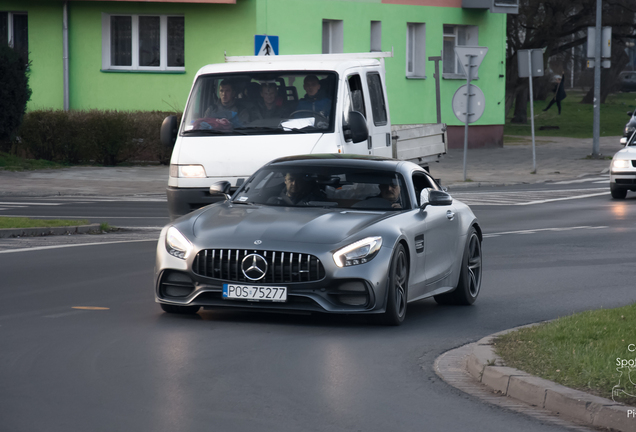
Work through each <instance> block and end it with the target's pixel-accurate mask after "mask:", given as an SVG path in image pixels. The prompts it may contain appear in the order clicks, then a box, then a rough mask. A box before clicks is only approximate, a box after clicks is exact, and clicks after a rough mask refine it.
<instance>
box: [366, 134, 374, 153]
mask: <svg viewBox="0 0 636 432" xmlns="http://www.w3.org/2000/svg"><path fill="white" fill-rule="evenodd" d="M367 148H368V149H369V150H371V149H372V148H373V138H372V137H369V139H368V140H367Z"/></svg>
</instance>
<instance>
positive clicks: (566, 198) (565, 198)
mask: <svg viewBox="0 0 636 432" xmlns="http://www.w3.org/2000/svg"><path fill="white" fill-rule="evenodd" d="M609 193H610V191H605V192H599V193H594V194H587V195H577V196H571V197H564V198H551V199H547V200H540V201H530V202H525V203H516V204H515V205H532V204H543V203H548V202H554V201H567V200H573V199H579V198H590V197H595V196H601V195H609Z"/></svg>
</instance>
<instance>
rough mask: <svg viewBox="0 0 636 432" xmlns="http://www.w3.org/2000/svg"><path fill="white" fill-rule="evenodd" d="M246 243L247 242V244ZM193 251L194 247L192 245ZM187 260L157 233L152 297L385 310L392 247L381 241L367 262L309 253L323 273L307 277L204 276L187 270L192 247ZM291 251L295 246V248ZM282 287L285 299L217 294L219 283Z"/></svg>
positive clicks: (216, 304) (190, 302) (263, 306)
mask: <svg viewBox="0 0 636 432" xmlns="http://www.w3.org/2000/svg"><path fill="white" fill-rule="evenodd" d="M248 249H249V248H248ZM197 252H198V251H197ZM197 252H195V253H193V255H192V256H190V257H189V258H188V259H187V260H181V259H179V258H175V257H173V256H172V255H170V254H168V253H167V252H166V251H165V245H164V238H163V236H162V237H161V238H160V239H159V244H158V246H157V262H156V266H155V300H156V301H157V302H158V303H165V304H171V305H179V306H201V307H204V308H211V309H213V308H232V309H251V310H269V311H279V312H284V311H289V312H291V311H296V312H328V313H344V314H355V313H382V312H384V311H385V303H386V292H387V286H388V268H389V263H390V260H391V256H392V249H391V248H387V247H382V248H381V250H380V251H379V253H378V255H376V256H375V257H374V258H373V260H371V261H370V262H368V263H365V264H360V265H356V266H351V267H344V268H339V267H337V266H336V265H335V263H334V262H333V258H332V254H331V252H326V253H324V254H315V253H314V255H316V256H317V257H318V259H319V260H320V262H321V263H322V265H323V266H324V269H325V276H324V277H323V278H322V279H320V280H316V281H311V282H276V283H259V282H244V281H236V280H229V279H218V278H211V277H205V276H202V275H201V274H198V273H196V272H194V271H193V261H194V257H195V256H196V253H197ZM295 253H297V252H295ZM224 283H228V284H233V285H253V286H276V287H281V286H285V287H287V301H286V302H259V301H249V300H234V299H225V298H223V284H224Z"/></svg>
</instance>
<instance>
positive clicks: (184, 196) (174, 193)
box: [166, 186, 225, 221]
mask: <svg viewBox="0 0 636 432" xmlns="http://www.w3.org/2000/svg"><path fill="white" fill-rule="evenodd" d="M166 195H167V197H168V213H169V214H170V220H171V221H173V220H175V219H176V218H178V217H181V216H183V215H185V214H188V213H190V212H192V211H194V210H197V209H200V208H201V207H205V206H206V205H210V204H214V203H215V202H219V201H223V200H224V199H225V198H224V197H223V195H211V194H210V189H209V188H176V187H172V186H168V188H167V189H166Z"/></svg>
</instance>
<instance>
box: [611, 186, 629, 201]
mask: <svg viewBox="0 0 636 432" xmlns="http://www.w3.org/2000/svg"><path fill="white" fill-rule="evenodd" d="M610 193H611V194H612V198H614V199H625V197H626V196H627V189H619V188H617V187H616V183H610Z"/></svg>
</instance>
